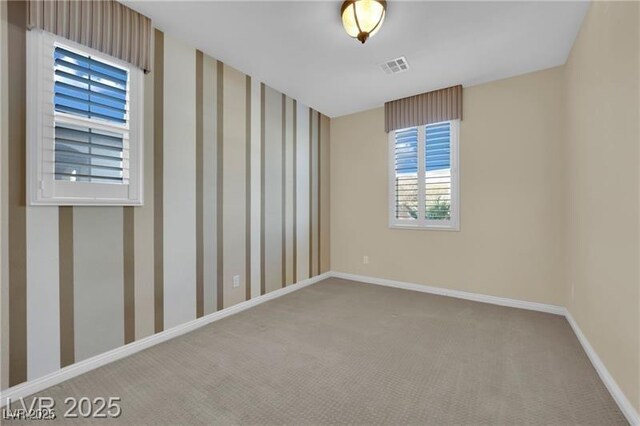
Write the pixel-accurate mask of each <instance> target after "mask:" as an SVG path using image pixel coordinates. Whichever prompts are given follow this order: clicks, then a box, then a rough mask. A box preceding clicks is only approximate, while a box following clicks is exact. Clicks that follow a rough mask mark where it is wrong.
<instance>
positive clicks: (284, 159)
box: [280, 93, 287, 287]
mask: <svg viewBox="0 0 640 426" xmlns="http://www.w3.org/2000/svg"><path fill="white" fill-rule="evenodd" d="M281 114H282V130H281V132H282V156H281V161H282V188H281V191H282V203H281V206H282V235H281V237H280V238H281V240H280V244H281V246H282V248H281V252H282V254H281V256H282V287H285V286H286V285H287V215H286V211H287V173H286V171H287V168H286V164H287V96H286V95H285V94H284V93H283V94H282V112H281Z"/></svg>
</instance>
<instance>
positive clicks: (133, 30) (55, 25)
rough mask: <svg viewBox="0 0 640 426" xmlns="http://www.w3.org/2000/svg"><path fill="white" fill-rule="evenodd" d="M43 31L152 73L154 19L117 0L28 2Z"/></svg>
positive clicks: (31, 23)
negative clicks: (152, 20) (152, 23)
mask: <svg viewBox="0 0 640 426" xmlns="http://www.w3.org/2000/svg"><path fill="white" fill-rule="evenodd" d="M27 10H28V11H27V27H28V28H29V29H33V28H40V29H42V30H45V31H48V32H50V33H53V34H56V35H58V36H61V37H64V38H66V39H69V40H72V41H75V42H76V43H80V44H82V45H84V46H87V47H91V48H93V49H96V50H99V51H101V52H103V53H106V54H108V55H111V56H113V57H115V58H118V59H121V60H123V61H126V62H129V63H130V64H132V65H134V66H136V67H139V68H142V69H143V70H144V71H145V72H149V71H151V35H152V33H153V29H152V26H151V19H149V18H147V17H146V16H144V15H142V14H140V13H138V12H136V11H134V10H132V9H130V8H128V7H127V6H125V5H123V4H121V3H118V2H117V1H114V0H27Z"/></svg>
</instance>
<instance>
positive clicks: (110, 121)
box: [53, 46, 129, 184]
mask: <svg viewBox="0 0 640 426" xmlns="http://www.w3.org/2000/svg"><path fill="white" fill-rule="evenodd" d="M53 54H54V59H55V61H54V75H55V77H54V78H55V82H54V89H53V91H54V110H55V113H56V114H55V148H54V149H55V178H56V179H57V180H67V181H72V182H102V183H113V184H123V183H128V181H129V155H128V152H129V123H128V111H127V110H128V88H129V71H128V70H127V69H124V68H120V67H117V66H113V65H111V64H108V63H106V62H104V61H100V60H99V59H95V58H92V57H91V56H90V55H86V54H83V53H82V52H75V51H72V50H70V49H68V48H64V47H62V46H56V47H55V49H54V52H53ZM78 119H79V120H82V121H80V122H78ZM94 124H99V125H100V127H97V126H95V125H94Z"/></svg>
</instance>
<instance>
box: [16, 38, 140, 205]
mask: <svg viewBox="0 0 640 426" xmlns="http://www.w3.org/2000/svg"><path fill="white" fill-rule="evenodd" d="M56 45H57V46H63V47H66V48H68V49H71V50H76V51H81V52H83V53H85V54H88V55H91V56H92V57H95V58H97V59H99V60H100V61H103V62H105V63H107V64H112V65H115V66H118V67H121V68H125V69H127V71H128V72H129V87H128V91H127V96H128V100H127V102H128V111H127V113H128V121H127V124H128V129H127V127H126V126H122V125H118V124H104V125H103V124H102V123H100V121H90V120H89V119H86V118H83V117H78V116H75V115H72V114H67V113H62V112H56V111H55V107H54V104H53V90H54V89H53V85H54V78H53V73H52V72H51V71H52V70H53V62H50V63H48V62H47V61H48V60H49V59H51V61H53V50H54V49H55V46H56ZM143 90H144V82H143V72H142V70H140V69H139V68H137V67H135V66H133V65H131V64H129V63H126V62H124V61H121V60H119V59H116V58H113V57H111V56H109V55H106V54H104V53H102V52H99V51H97V50H95V49H91V48H89V47H86V46H82V45H80V44H78V43H75V42H73V41H71V40H67V39H65V38H62V37H59V36H56V35H53V34H50V33H48V32H45V31H43V30H38V29H33V30H30V31H27V111H26V112H27V117H26V120H27V126H26V127H27V128H26V131H27V203H28V205H31V206H37V205H49V206H51V205H53V206H92V205H101V206H127V205H128V206H132V205H133V206H141V205H143V201H144V199H143V196H144V191H143V188H144V186H143V185H144V171H143V147H144V135H143V128H144V123H143V119H144V110H143V108H144V92H143ZM56 117H63V118H64V122H65V123H69V124H77V125H84V126H87V124H88V123H90V125H89V127H91V128H96V129H102V130H108V131H113V130H114V129H118V128H120V129H121V130H125V131H126V133H128V154H129V169H128V173H129V177H128V183H126V184H109V183H99V182H68V181H63V180H56V179H55V175H54V174H53V171H54V169H53V167H55V163H54V155H55V148H54V147H55V134H54V125H55V120H56ZM125 137H126V136H125Z"/></svg>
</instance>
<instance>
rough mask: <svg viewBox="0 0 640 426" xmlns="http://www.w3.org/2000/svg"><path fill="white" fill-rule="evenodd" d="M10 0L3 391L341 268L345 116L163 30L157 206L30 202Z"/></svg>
mask: <svg viewBox="0 0 640 426" xmlns="http://www.w3.org/2000/svg"><path fill="white" fill-rule="evenodd" d="M0 11H1V13H2V18H3V19H2V27H1V28H0V35H1V37H0V40H1V43H0V54H1V55H2V61H1V63H2V67H3V68H2V71H3V72H2V74H1V75H2V86H1V90H0V94H1V97H2V144H1V146H0V160H1V162H2V163H1V166H2V167H1V172H2V186H1V188H0V192H1V193H0V196H1V197H2V210H1V211H0V214H1V220H0V223H1V226H2V228H1V230H2V259H1V260H2V262H1V264H2V270H1V271H0V277H1V279H2V293H1V295H2V308H3V309H2V317H1V320H2V321H1V322H2V323H1V327H2V328H1V331H2V333H1V340H2V342H1V343H2V348H3V351H2V353H3V354H5V355H6V354H8V356H3V359H2V360H1V361H0V364H1V366H2V369H1V374H0V379H1V385H2V386H1V387H2V388H3V389H4V388H7V387H10V386H14V385H17V384H19V383H21V382H24V381H26V380H33V379H36V378H38V377H41V376H43V375H46V374H48V373H51V372H54V371H56V370H58V369H60V368H61V367H64V366H67V365H70V364H73V363H74V362H78V361H81V360H83V359H87V358H89V357H92V356H95V355H98V354H100V353H103V352H105V351H108V350H111V349H114V348H117V347H119V346H122V345H124V344H126V343H129V342H132V341H135V340H137V339H141V338H143V337H145V336H149V335H151V334H154V333H157V332H160V331H162V330H166V329H169V328H171V327H174V326H176V325H179V324H182V323H184V322H186V321H190V320H193V319H195V318H197V317H200V316H203V315H207V314H209V313H212V312H215V311H217V310H220V309H224V308H227V307H229V306H232V305H234V304H237V303H239V302H242V301H245V300H248V299H250V298H252V297H256V296H259V295H261V294H265V293H268V292H270V291H273V290H276V289H279V288H282V287H283V286H286V285H290V284H293V283H295V282H298V281H301V280H303V279H305V278H308V277H311V276H315V275H318V274H320V273H322V272H325V271H327V270H328V269H329V242H328V238H329V201H328V200H329V173H328V172H329V167H328V166H329V165H328V159H329V151H328V150H329V140H328V136H329V119H328V118H327V117H325V116H324V115H322V114H320V113H318V112H317V111H314V110H312V109H310V108H308V107H306V106H304V105H302V104H301V103H299V102H297V101H296V100H294V99H291V98H289V97H287V96H286V95H284V94H282V93H279V92H277V91H276V90H273V89H272V88H270V87H268V86H266V85H264V84H263V83H261V82H259V81H257V80H255V79H253V78H251V77H249V76H247V75H244V74H243V73H241V72H239V71H237V70H235V69H233V68H231V67H229V66H227V65H225V64H223V63H221V62H219V61H217V60H215V59H213V58H211V57H208V56H207V55H205V54H203V53H202V52H200V51H197V50H196V49H194V48H191V47H189V46H186V45H184V44H182V43H180V42H179V41H177V40H175V39H173V38H171V37H170V36H169V35H166V34H163V33H162V32H160V31H156V32H155V37H154V38H155V48H154V50H155V52H154V53H155V55H154V62H155V64H154V67H153V69H154V71H153V73H151V74H148V75H146V76H145V77H144V85H145V88H144V89H145V98H144V103H145V116H144V133H145V137H144V152H145V158H144V166H145V169H144V182H145V187H144V196H145V204H144V206H142V207H27V206H25V166H26V164H25V161H26V160H25V124H26V121H25V120H26V117H25V103H26V99H25V87H26V86H25V85H26V82H25V77H24V75H25V67H26V57H25V31H24V22H25V16H24V13H25V11H24V5H23V4H22V3H21V2H9V3H7V2H2V3H1V10H0ZM5 18H6V19H5ZM7 67H8V68H9V69H8V71H9V72H8V73H7V72H4V71H5V70H7ZM8 105H11V108H10V109H9V108H7V106H8ZM235 275H238V276H239V279H240V285H239V286H238V287H234V286H233V277H234V276H235Z"/></svg>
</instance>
